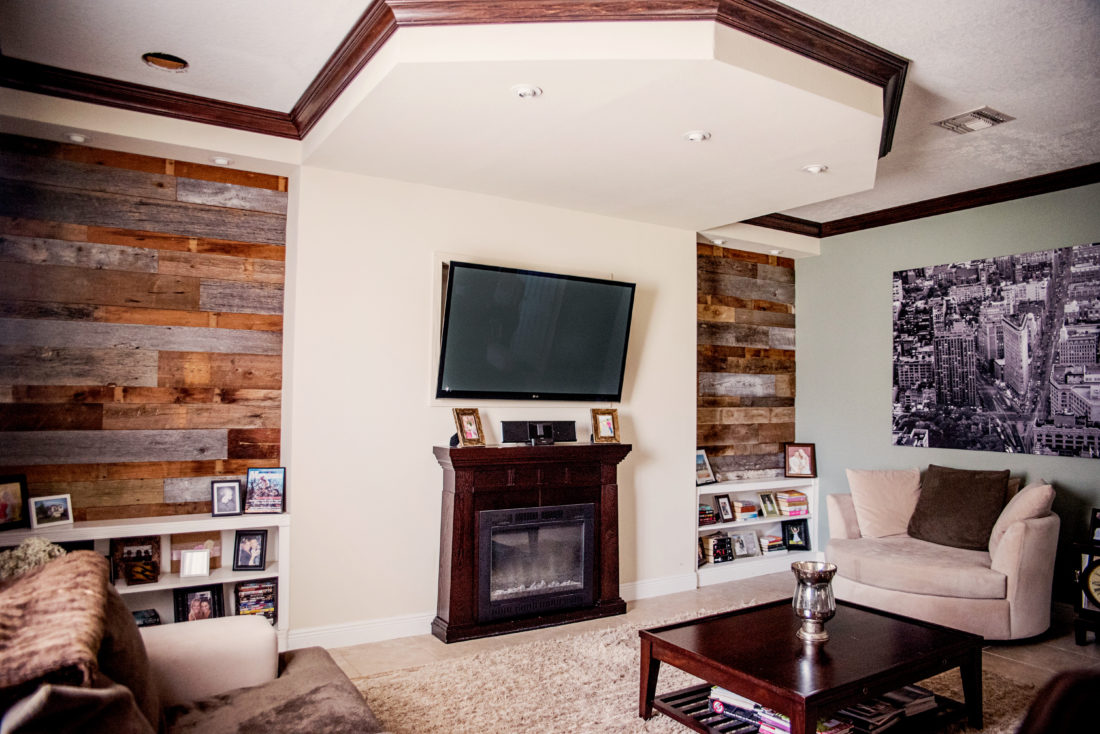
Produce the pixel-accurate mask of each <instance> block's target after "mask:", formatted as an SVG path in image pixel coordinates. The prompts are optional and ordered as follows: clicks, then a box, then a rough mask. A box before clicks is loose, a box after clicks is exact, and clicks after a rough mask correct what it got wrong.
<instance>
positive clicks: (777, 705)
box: [639, 600, 983, 734]
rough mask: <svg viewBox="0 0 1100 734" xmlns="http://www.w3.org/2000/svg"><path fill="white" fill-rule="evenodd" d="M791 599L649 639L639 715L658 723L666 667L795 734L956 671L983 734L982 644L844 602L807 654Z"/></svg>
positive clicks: (667, 710)
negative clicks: (771, 714)
mask: <svg viewBox="0 0 1100 734" xmlns="http://www.w3.org/2000/svg"><path fill="white" fill-rule="evenodd" d="M798 626H799V622H798V620H797V619H796V618H795V616H794V612H793V611H792V610H791V603H790V600H786V601H777V602H773V603H770V604H762V605H760V606H755V607H748V608H746V609H738V610H735V611H732V612H726V613H724V614H717V615H714V616H711V617H703V618H701V619H696V620H691V621H687V622H679V623H676V624H670V625H665V626H663V627H655V628H653V629H648V630H641V631H640V632H639V634H640V636H641V640H642V681H641V704H640V706H639V714H640V715H641V717H642V718H643V719H648V718H650V717H651V716H652V715H653V710H654V707H655V703H654V696H655V694H656V690H657V674H658V672H659V670H660V666H661V663H662V662H665V663H668V664H669V665H672V666H675V667H677V668H680V669H681V670H683V671H686V672H688V673H690V674H692V675H695V676H698V677H699V678H702V679H703V680H705V681H707V682H708V683H710V684H712V685H717V686H721V687H723V688H726V689H729V690H731V691H733V692H735V693H739V694H741V695H742V696H745V697H746V698H749V699H752V700H753V701H756V702H757V703H759V704H761V705H763V706H766V707H768V708H770V709H774V710H775V711H778V712H780V713H782V714H785V715H787V716H789V717H790V718H791V732H792V734H813V733H814V732H815V730H816V728H817V727H816V724H817V720H818V719H819V718H822V717H824V716H829V715H831V714H833V713H835V712H836V711H837V710H839V709H841V708H844V707H845V706H849V705H851V704H853V703H857V702H859V701H861V700H863V699H866V698H869V697H872V696H878V695H881V694H883V693H886V692H887V691H892V690H894V689H895V688H900V687H901V686H904V685H908V684H910V683H916V682H917V681H920V680H923V679H925V678H927V677H929V676H932V675H935V674H936V673H941V672H943V671H945V670H950V669H952V668H956V667H957V668H959V670H960V672H961V674H962V683H963V695H964V698H965V706H966V716H967V720H968V723H969V725H970V726H972V727H974V728H977V729H980V728H981V727H982V642H983V640H982V637H981V636H980V635H973V634H970V633H967V632H960V631H959V630H954V629H950V628H948V627H941V626H939V625H935V624H930V623H928V622H921V621H919V620H916V619H909V618H908V617H902V616H898V615H895V614H888V613H885V612H880V611H877V610H874V609H870V608H868V607H861V606H858V605H855V604H847V603H845V602H837V612H836V616H835V617H833V619H831V620H829V621H828V622H827V623H826V624H825V629H826V631H827V632H828V633H829V640H828V642H826V643H824V644H822V645H817V646H814V645H807V644H805V643H803V642H802V641H801V640H799V639H798V638H797V637H796V636H795V632H796V631H797V629H798ZM656 708H657V710H659V711H661V713H664V714H666V715H668V716H671V717H672V718H674V719H676V720H677V721H679V722H681V723H682V724H684V725H685V726H688V727H689V728H692V729H694V730H696V731H699V732H704V733H705V732H708V731H710V729H707V728H705V727H704V726H702V725H701V724H699V723H698V722H697V721H695V720H694V719H693V718H692V717H690V716H687V715H685V714H684V713H683V712H681V711H680V710H678V709H677V708H676V707H674V706H669V705H667V704H666V703H665V702H664V701H658V702H657V703H656Z"/></svg>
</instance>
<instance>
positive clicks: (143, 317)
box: [89, 306, 283, 332]
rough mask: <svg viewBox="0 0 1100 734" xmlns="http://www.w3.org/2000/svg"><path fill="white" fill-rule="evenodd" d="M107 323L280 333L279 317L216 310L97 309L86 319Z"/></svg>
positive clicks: (112, 307) (280, 321) (110, 307)
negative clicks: (204, 327)
mask: <svg viewBox="0 0 1100 734" xmlns="http://www.w3.org/2000/svg"><path fill="white" fill-rule="evenodd" d="M89 319H90V320H92V321H102V322H104V323H108V324H148V325H150V326H199V327H202V326H206V327H210V328H212V329H242V330H247V331H280V332H281V331H282V330H283V317H282V316H281V315H278V314H251V313H218V312H216V311H210V312H207V311H173V310H168V309H158V308H127V307H125V306H100V307H98V308H96V309H95V311H94V312H93V313H92V315H91V316H90V317H89Z"/></svg>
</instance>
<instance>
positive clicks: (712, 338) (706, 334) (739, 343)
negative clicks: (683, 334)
mask: <svg viewBox="0 0 1100 734" xmlns="http://www.w3.org/2000/svg"><path fill="white" fill-rule="evenodd" d="M770 331H771V330H770V329H769V327H767V326H753V325H751V324H724V323H720V322H712V321H700V322H697V323H696V327H695V339H696V343H698V344H702V345H718V346H725V347H764V348H769V349H770V348H771V346H772V344H771V333H770Z"/></svg>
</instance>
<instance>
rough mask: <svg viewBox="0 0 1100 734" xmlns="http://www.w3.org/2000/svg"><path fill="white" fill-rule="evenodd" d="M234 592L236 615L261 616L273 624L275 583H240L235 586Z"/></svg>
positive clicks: (274, 616)
mask: <svg viewBox="0 0 1100 734" xmlns="http://www.w3.org/2000/svg"><path fill="white" fill-rule="evenodd" d="M236 592H237V614H262V615H263V616H265V617H267V618H268V619H270V620H271V624H275V618H276V612H275V604H276V599H275V597H276V594H277V588H276V582H275V581H273V580H271V581H242V582H241V583H238V584H237V586H236Z"/></svg>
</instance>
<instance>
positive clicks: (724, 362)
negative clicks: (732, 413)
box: [695, 354, 795, 375]
mask: <svg viewBox="0 0 1100 734" xmlns="http://www.w3.org/2000/svg"><path fill="white" fill-rule="evenodd" d="M695 364H696V369H697V370H698V371H699V372H730V373H736V374H742V375H781V374H788V373H793V372H794V370H795V362H794V360H793V359H736V358H726V359H722V358H717V357H706V356H704V355H703V354H700V355H699V358H698V359H697V360H696V361H695Z"/></svg>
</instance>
